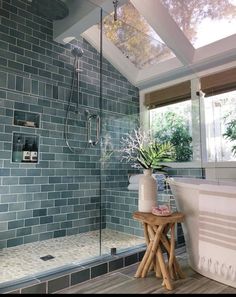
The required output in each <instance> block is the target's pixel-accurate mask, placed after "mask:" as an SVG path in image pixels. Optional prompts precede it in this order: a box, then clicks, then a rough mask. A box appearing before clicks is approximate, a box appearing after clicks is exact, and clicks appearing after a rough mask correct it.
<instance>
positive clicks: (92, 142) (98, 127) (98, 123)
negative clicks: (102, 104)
mask: <svg viewBox="0 0 236 297" xmlns="http://www.w3.org/2000/svg"><path fill="white" fill-rule="evenodd" d="M92 120H96V138H95V140H93V139H92V136H91V134H92V132H91V121H92ZM100 130H101V120H100V116H99V115H98V114H92V115H89V117H88V134H87V136H88V143H89V144H90V145H91V146H95V145H97V144H98V142H99V138H100Z"/></svg>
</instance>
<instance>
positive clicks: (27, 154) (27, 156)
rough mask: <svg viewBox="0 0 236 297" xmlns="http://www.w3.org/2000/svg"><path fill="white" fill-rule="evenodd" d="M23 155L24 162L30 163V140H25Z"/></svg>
mask: <svg viewBox="0 0 236 297" xmlns="http://www.w3.org/2000/svg"><path fill="white" fill-rule="evenodd" d="M22 151H23V154H22V162H30V155H31V153H30V145H29V141H28V139H26V140H25V144H24V146H23V149H22Z"/></svg>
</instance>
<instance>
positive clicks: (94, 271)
mask: <svg viewBox="0 0 236 297" xmlns="http://www.w3.org/2000/svg"><path fill="white" fill-rule="evenodd" d="M107 271H108V269H107V263H103V264H100V265H97V266H94V267H91V278H94V277H97V276H100V275H103V274H105V273H107Z"/></svg>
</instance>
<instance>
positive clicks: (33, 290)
mask: <svg viewBox="0 0 236 297" xmlns="http://www.w3.org/2000/svg"><path fill="white" fill-rule="evenodd" d="M46 293H47V291H46V282H44V283H41V284H38V285H34V286H31V287H27V288H24V289H22V290H21V294H46Z"/></svg>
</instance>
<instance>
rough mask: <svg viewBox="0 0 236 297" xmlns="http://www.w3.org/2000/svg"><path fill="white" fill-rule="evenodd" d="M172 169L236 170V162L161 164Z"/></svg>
mask: <svg viewBox="0 0 236 297" xmlns="http://www.w3.org/2000/svg"><path fill="white" fill-rule="evenodd" d="M161 164H163V165H167V166H169V167H171V168H229V167H230V168H236V161H228V162H226V161H224V162H203V163H201V162H179V163H176V162H171V163H161Z"/></svg>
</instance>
